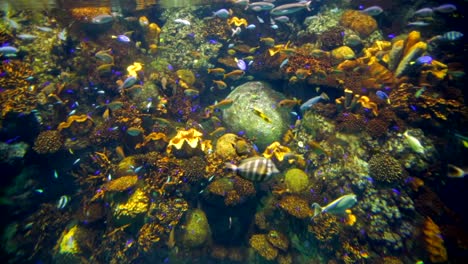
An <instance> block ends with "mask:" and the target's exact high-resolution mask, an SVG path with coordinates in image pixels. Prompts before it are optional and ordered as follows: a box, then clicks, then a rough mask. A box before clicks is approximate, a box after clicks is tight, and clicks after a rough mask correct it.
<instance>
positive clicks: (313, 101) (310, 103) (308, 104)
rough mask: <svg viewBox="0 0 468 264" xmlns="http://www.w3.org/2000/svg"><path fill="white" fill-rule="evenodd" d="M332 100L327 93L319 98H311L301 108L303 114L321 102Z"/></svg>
mask: <svg viewBox="0 0 468 264" xmlns="http://www.w3.org/2000/svg"><path fill="white" fill-rule="evenodd" d="M329 99H330V98H329V97H328V95H327V94H326V93H322V94H320V95H318V96H315V97H313V98H310V99H309V100H307V101H306V102H305V103H303V104H302V105H301V106H300V109H301V112H303V113H304V112H305V111H306V110H307V109H309V108H311V107H312V106H313V105H314V104H316V103H318V102H319V101H320V100H329Z"/></svg>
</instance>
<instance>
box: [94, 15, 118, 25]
mask: <svg viewBox="0 0 468 264" xmlns="http://www.w3.org/2000/svg"><path fill="white" fill-rule="evenodd" d="M112 21H114V17H113V16H111V15H107V14H102V15H97V16H95V17H93V18H91V23H93V24H106V23H110V22H112Z"/></svg>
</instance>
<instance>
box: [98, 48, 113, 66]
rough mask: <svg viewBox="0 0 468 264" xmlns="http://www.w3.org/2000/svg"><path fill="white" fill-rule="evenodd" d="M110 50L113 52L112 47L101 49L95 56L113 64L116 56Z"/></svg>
mask: <svg viewBox="0 0 468 264" xmlns="http://www.w3.org/2000/svg"><path fill="white" fill-rule="evenodd" d="M109 52H111V49H108V50H101V51H98V52H96V54H94V56H95V57H96V58H98V59H99V60H101V61H103V62H105V63H110V64H112V63H114V57H112V55H110V54H109Z"/></svg>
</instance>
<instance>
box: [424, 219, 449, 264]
mask: <svg viewBox="0 0 468 264" xmlns="http://www.w3.org/2000/svg"><path fill="white" fill-rule="evenodd" d="M423 234H424V241H425V242H426V250H427V252H428V253H429V259H430V260H431V262H432V263H441V262H446V261H447V259H448V257H447V250H446V249H445V247H444V240H443V239H442V235H441V233H440V229H439V226H437V225H436V223H434V221H432V219H431V218H429V217H427V218H426V220H425V221H424V225H423Z"/></svg>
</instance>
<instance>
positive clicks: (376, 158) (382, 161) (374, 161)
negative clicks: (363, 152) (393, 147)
mask: <svg viewBox="0 0 468 264" xmlns="http://www.w3.org/2000/svg"><path fill="white" fill-rule="evenodd" d="M369 175H370V176H371V177H373V178H374V179H375V180H377V181H380V182H386V183H395V182H399V181H400V180H401V179H402V178H403V176H404V175H405V174H404V170H403V168H402V166H401V164H400V162H398V160H396V159H395V158H394V157H392V156H390V155H388V154H385V153H378V154H375V155H373V156H372V158H371V159H370V160H369Z"/></svg>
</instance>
